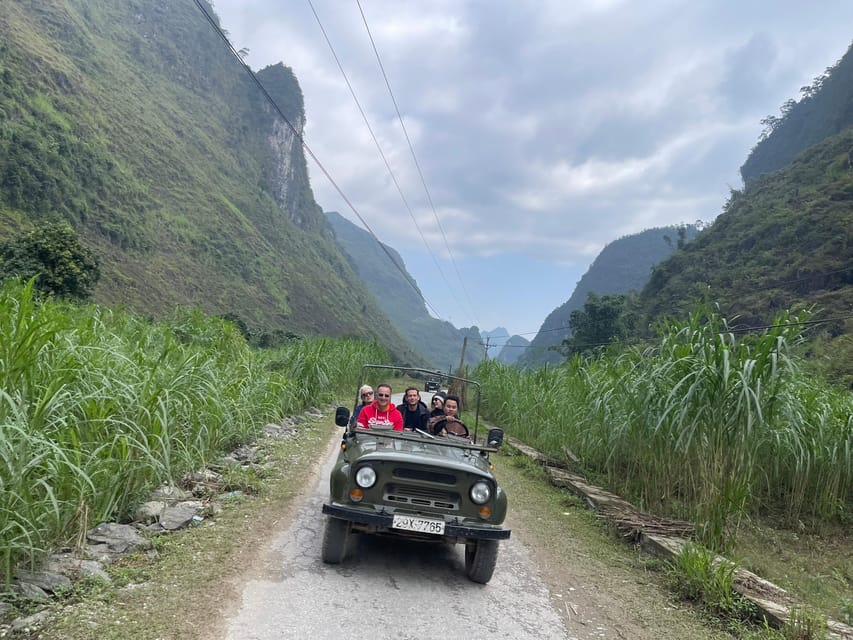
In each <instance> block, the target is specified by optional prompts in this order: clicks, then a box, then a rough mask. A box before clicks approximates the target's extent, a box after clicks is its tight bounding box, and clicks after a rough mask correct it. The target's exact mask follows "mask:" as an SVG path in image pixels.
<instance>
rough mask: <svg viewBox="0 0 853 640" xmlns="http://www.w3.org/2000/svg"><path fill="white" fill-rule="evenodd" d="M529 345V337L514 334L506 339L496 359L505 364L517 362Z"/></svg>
mask: <svg viewBox="0 0 853 640" xmlns="http://www.w3.org/2000/svg"><path fill="white" fill-rule="evenodd" d="M529 346H530V340H528V339H527V338H522V337H521V336H518V335H515V336H512V337H510V338H509V339H508V340H507V341H506V343H505V344H504V346H503V348H502V349H501V351H500V353H498V357H497V358H496V360H497V361H498V362H503V363H504V364H515V363H516V362H518V359H519V358H520V357H521V356H522V354H523V353H524V352H525V351H526V350H527V348H528V347H529Z"/></svg>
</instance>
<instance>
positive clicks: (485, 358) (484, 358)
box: [483, 336, 492, 360]
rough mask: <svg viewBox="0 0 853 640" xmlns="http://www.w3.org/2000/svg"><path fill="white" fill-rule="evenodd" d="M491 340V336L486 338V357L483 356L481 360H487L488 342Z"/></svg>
mask: <svg viewBox="0 0 853 640" xmlns="http://www.w3.org/2000/svg"><path fill="white" fill-rule="evenodd" d="M491 339H492V336H486V355H484V356H483V360H488V359H489V340H491Z"/></svg>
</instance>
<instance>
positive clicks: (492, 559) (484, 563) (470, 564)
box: [465, 540, 498, 584]
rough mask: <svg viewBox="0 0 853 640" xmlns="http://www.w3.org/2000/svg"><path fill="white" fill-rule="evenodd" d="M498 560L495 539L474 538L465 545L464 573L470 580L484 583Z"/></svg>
mask: <svg viewBox="0 0 853 640" xmlns="http://www.w3.org/2000/svg"><path fill="white" fill-rule="evenodd" d="M497 562H498V541H497V540H475V541H474V542H469V543H467V544H466V545H465V575H467V576H468V579H469V580H471V581H472V582H479V583H480V584H486V583H487V582H488V581H489V580H491V579H492V574H493V573H494V572H495V565H496V564H497Z"/></svg>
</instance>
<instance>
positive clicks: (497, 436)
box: [486, 429, 504, 449]
mask: <svg viewBox="0 0 853 640" xmlns="http://www.w3.org/2000/svg"><path fill="white" fill-rule="evenodd" d="M503 441H504V430H503V429H489V435H488V436H487V437H486V443H487V444H488V445H489V446H490V447H495V448H496V449H497V448H498V447H499V446H501V444H503Z"/></svg>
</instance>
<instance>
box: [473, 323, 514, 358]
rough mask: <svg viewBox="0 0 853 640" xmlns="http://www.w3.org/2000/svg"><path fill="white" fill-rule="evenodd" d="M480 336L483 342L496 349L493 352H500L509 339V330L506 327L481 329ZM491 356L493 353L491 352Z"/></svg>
mask: <svg viewBox="0 0 853 640" xmlns="http://www.w3.org/2000/svg"><path fill="white" fill-rule="evenodd" d="M480 338H481V339H482V340H483V344H487V345H489V349H494V350H495V351H493V352H492V353H499V352H500V350H501V348H502V347H503V346H504V345H505V344H506V342H507V340H509V331H507V330H506V329H505V328H504V327H495V328H494V329H492V330H491V331H482V330H481V331H480ZM490 357H491V353H490Z"/></svg>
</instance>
